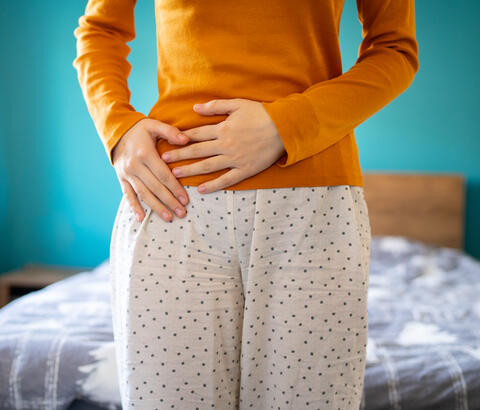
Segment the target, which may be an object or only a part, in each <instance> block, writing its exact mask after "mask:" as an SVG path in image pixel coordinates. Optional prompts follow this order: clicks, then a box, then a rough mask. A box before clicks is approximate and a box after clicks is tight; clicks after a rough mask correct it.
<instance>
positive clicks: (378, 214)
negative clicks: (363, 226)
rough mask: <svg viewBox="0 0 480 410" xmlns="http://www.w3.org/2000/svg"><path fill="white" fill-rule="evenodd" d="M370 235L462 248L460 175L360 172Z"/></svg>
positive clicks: (463, 214) (462, 182) (463, 201)
mask: <svg viewBox="0 0 480 410" xmlns="http://www.w3.org/2000/svg"><path fill="white" fill-rule="evenodd" d="M363 178H364V191H365V200H366V201H367V206H368V213H369V216H370V225H371V229H372V235H400V236H405V237H407V238H411V239H414V240H420V241H422V242H426V243H428V244H433V245H439V246H445V247H450V248H457V249H462V250H463V248H464V218H465V180H464V177H463V175H462V174H418V173H385V172H378V173H376V172H364V173H363Z"/></svg>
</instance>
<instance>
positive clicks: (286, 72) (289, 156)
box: [73, 0, 419, 190]
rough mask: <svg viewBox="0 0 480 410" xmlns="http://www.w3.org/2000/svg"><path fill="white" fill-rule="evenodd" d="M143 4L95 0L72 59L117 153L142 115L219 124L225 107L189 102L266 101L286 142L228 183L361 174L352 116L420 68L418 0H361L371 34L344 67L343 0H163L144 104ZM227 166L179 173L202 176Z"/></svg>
mask: <svg viewBox="0 0 480 410" xmlns="http://www.w3.org/2000/svg"><path fill="white" fill-rule="evenodd" d="M135 4H136V0H89V2H88V4H87V7H86V10H85V14H84V15H83V16H82V17H80V18H79V26H78V27H77V28H76V29H75V31H74V35H75V37H76V39H77V56H76V58H75V60H74V61H73V66H74V67H75V69H76V70H77V72H78V78H79V82H80V85H81V88H82V92H83V95H84V98H85V100H86V104H87V106H88V110H89V113H90V115H91V117H92V119H93V121H94V123H95V127H96V129H97V132H98V134H99V136H100V139H101V141H102V143H103V145H104V147H105V150H106V152H107V154H108V156H109V159H110V163H111V164H112V160H111V152H112V149H113V148H114V147H115V145H116V143H117V142H118V141H119V139H120V138H121V137H122V135H123V134H124V133H125V132H126V131H127V130H128V129H129V128H130V127H132V126H133V125H134V124H135V123H136V122H138V121H139V120H141V119H142V118H146V117H148V118H154V119H157V120H160V121H163V122H166V123H169V124H171V125H174V126H176V127H177V128H178V129H180V130H186V129H189V128H192V127H198V126H200V125H206V124H214V123H218V122H220V121H222V120H224V119H225V118H227V116H226V115H215V116H202V115H200V114H198V113H196V112H195V111H194V110H193V105H194V104H195V103H202V102H207V101H209V100H211V99H215V98H222V99H228V98H237V97H238V98H247V99H252V100H256V101H260V102H261V103H262V105H263V107H264V108H265V109H266V111H267V112H268V114H269V115H270V117H271V118H272V120H273V122H274V123H275V125H276V127H277V130H278V133H279V135H280V137H281V139H282V141H283V143H284V146H285V151H286V153H285V154H284V155H283V157H281V158H280V159H279V160H278V161H276V163H274V164H272V165H271V166H270V167H268V168H267V169H265V170H264V171H262V172H260V173H258V174H256V175H253V176H251V177H249V178H247V179H245V180H243V181H240V182H239V183H236V184H235V185H231V186H230V187H228V188H226V189H236V190H243V189H255V188H276V187H295V186H322V185H339V184H349V185H359V186H363V178H362V173H361V169H360V163H359V156H358V148H357V145H356V141H355V135H354V128H355V127H357V126H358V125H359V124H361V123H362V122H363V121H365V120H366V119H367V118H369V117H370V116H372V115H373V114H374V113H376V112H377V111H379V110H380V109H381V108H383V107H384V106H385V105H387V104H388V103H389V102H390V101H392V100H393V99H394V98H395V97H397V96H398V95H399V94H401V93H402V92H403V91H405V90H406V89H407V88H408V87H409V85H410V84H411V82H412V80H413V78H414V76H415V74H416V72H417V70H418V67H419V62H418V44H417V42H416V38H415V13H414V4H415V0H357V10H358V17H359V20H360V22H361V23H362V37H363V41H362V43H361V44H360V47H359V53H358V59H357V61H356V63H355V65H354V66H353V67H352V68H350V69H349V70H348V71H347V72H345V73H343V74H342V65H341V55H340V47H339V41H338V32H339V25H340V18H341V15H342V10H343V5H344V0H321V1H319V0H302V1H300V2H295V1H287V0H260V1H259V0H241V1H220V0H209V1H202V0H155V14H156V27H157V28H156V30H157V50H158V68H157V73H158V75H157V86H158V91H159V97H158V100H157V102H156V103H155V104H154V106H153V107H152V108H151V110H150V112H149V113H148V116H147V115H144V114H143V113H140V112H138V111H136V110H135V109H134V107H132V105H130V103H129V102H130V90H129V88H128V81H127V79H128V76H129V73H130V70H131V65H130V63H129V62H128V61H127V56H128V54H129V52H130V47H129V46H128V45H127V42H129V41H131V40H133V39H134V38H135V24H134V7H135ZM190 143H195V142H190ZM190 143H188V144H190ZM180 147H181V146H179V145H171V144H169V143H168V142H167V141H165V140H163V139H160V140H159V141H158V142H157V146H156V148H157V151H158V152H159V154H162V153H163V152H165V151H169V150H172V149H176V148H180ZM202 159H204V158H194V159H187V160H181V161H177V162H172V163H169V164H168V166H169V167H170V169H172V168H174V167H176V166H180V165H185V164H189V163H193V162H195V161H201V160H202ZM160 160H161V159H160ZM228 171H229V169H223V170H220V171H215V172H212V173H209V174H203V175H192V176H187V177H180V178H178V180H179V181H180V183H181V184H182V185H194V186H195V185H200V183H202V182H205V181H207V180H212V179H215V178H217V177H218V176H220V175H222V174H224V173H225V172H228Z"/></svg>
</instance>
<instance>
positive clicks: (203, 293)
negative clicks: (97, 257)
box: [110, 185, 371, 410]
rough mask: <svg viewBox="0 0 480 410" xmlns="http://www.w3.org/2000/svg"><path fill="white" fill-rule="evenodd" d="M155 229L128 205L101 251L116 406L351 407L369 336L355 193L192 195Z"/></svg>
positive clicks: (358, 192)
mask: <svg viewBox="0 0 480 410" xmlns="http://www.w3.org/2000/svg"><path fill="white" fill-rule="evenodd" d="M185 189H186V190H187V192H188V194H189V197H190V203H189V204H188V205H187V207H186V209H187V215H186V216H185V217H184V218H178V217H176V216H174V218H173V220H172V221H171V222H165V221H164V220H163V219H161V217H160V216H159V215H158V214H157V213H156V212H154V211H153V210H152V209H151V208H150V207H149V206H148V205H147V204H146V203H144V202H143V201H141V204H142V206H143V208H144V209H145V211H146V216H145V218H144V219H143V221H142V222H139V221H138V220H137V218H136V216H135V215H134V213H133V212H132V210H131V209H130V206H129V204H128V202H127V200H126V198H125V197H123V198H122V200H121V203H120V206H119V208H118V211H117V215H116V218H115V223H114V227H113V231H112V238H111V244H110V266H111V290H112V293H111V303H112V313H113V326H114V327H113V329H114V338H115V346H116V353H117V364H118V375H119V383H120V391H121V397H122V406H123V409H125V410H130V409H145V410H147V409H148V410H155V409H182V410H183V409H185V410H187V409H188V410H189V409H192V410H195V409H213V408H214V409H221V410H228V409H240V410H246V409H254V410H260V409H282V410H283V409H292V410H293V409H295V410H301V409H322V410H325V409H329V410H330V409H332V410H333V409H334V410H337V409H338V410H350V409H355V410H357V409H359V407H360V404H361V399H362V391H363V379H364V371H365V361H366V345H367V335H368V310H367V292H368V280H369V261H370V240H371V232H370V224H369V216H368V209H367V204H366V202H365V198H364V192H363V188H362V187H360V186H350V185H337V186H320V187H292V188H272V189H254V190H236V191H234V190H220V191H217V192H212V193H208V194H200V193H198V191H197V187H196V186H185Z"/></svg>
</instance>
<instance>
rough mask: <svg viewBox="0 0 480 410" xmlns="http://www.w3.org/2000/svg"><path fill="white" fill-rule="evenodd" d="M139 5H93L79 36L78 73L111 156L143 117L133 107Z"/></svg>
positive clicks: (123, 1)
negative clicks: (132, 57)
mask: <svg viewBox="0 0 480 410" xmlns="http://www.w3.org/2000/svg"><path fill="white" fill-rule="evenodd" d="M135 4H136V0H89V1H88V4H87V6H86V9H85V14H84V15H83V16H81V17H80V18H79V20H78V21H79V25H78V27H77V28H76V29H75V30H74V36H75V38H76V39H77V56H76V58H75V59H74V61H73V67H74V68H75V69H76V70H77V72H78V80H79V82H80V86H81V89H82V93H83V96H84V98H85V101H86V104H87V107H88V111H89V113H90V116H91V117H92V120H93V122H94V124H95V127H96V129H97V132H98V134H99V137H100V139H101V141H102V143H103V145H104V148H105V150H106V152H107V155H108V158H109V161H110V164H111V165H113V162H112V150H113V148H114V147H115V145H116V144H117V142H118V141H119V140H120V138H121V137H122V135H123V134H124V133H125V132H126V131H128V129H129V128H131V127H132V126H133V125H134V124H135V123H137V122H138V121H140V120H141V119H143V118H146V116H145V115H144V114H142V113H141V112H138V111H136V110H135V109H134V108H133V107H132V106H131V105H130V103H129V102H130V94H131V93H130V90H129V88H128V76H129V74H130V71H131V65H130V63H129V62H128V60H127V56H128V54H129V53H130V47H129V46H128V45H127V42H128V41H131V40H133V39H134V38H135V22H134V8H135Z"/></svg>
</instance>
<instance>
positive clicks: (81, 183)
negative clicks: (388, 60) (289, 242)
mask: <svg viewBox="0 0 480 410" xmlns="http://www.w3.org/2000/svg"><path fill="white" fill-rule="evenodd" d="M85 5H86V0H84V1H75V2H65V1H59V0H52V1H49V2H41V1H32V0H28V1H27V0H7V1H4V2H3V3H2V10H1V12H0V13H1V14H0V34H1V38H3V39H4V41H3V43H2V45H3V47H2V62H1V64H0V91H1V93H0V98H1V99H0V109H1V110H0V183H1V185H0V215H1V217H0V229H1V230H2V232H3V235H2V246H0V258H1V262H0V271H5V270H8V269H13V268H16V267H19V266H21V265H23V264H24V263H27V262H41V263H49V264H64V265H72V266H84V267H93V266H95V265H97V264H99V263H100V262H102V261H103V260H104V259H106V258H107V257H108V247H109V240H110V234H111V229H112V225H113V221H114V217H115V212H116V209H117V207H118V204H119V201H120V198H121V190H120V186H119V184H118V181H117V179H116V175H115V172H114V169H113V168H112V167H111V166H110V164H109V163H108V159H107V157H106V154H105V152H104V149H103V146H102V145H101V143H100V140H99V138H98V136H97V134H96V131H95V127H94V125H93V122H92V120H91V118H90V117H89V115H88V111H87V108H86V105H85V102H84V100H83V97H82V94H81V90H80V87H79V85H78V81H77V77H76V75H77V73H76V71H75V69H74V68H73V66H72V61H73V59H74V58H75V39H74V36H73V30H74V29H75V27H76V26H77V24H78V18H79V17H80V16H81V15H82V14H83V12H84V9H85ZM416 14H417V38H418V42H419V45H420V70H419V72H418V74H417V76H416V78H415V80H414V82H413V83H412V86H411V87H410V88H409V89H408V90H407V91H406V92H404V93H403V94H402V95H401V96H399V97H398V98H397V99H396V100H395V101H393V102H391V103H390V104H389V105H388V106H386V107H385V108H384V109H383V110H381V111H380V112H378V113H377V114H375V115H374V116H373V117H371V118H370V119H369V120H367V121H366V122H365V123H363V124H362V125H360V126H359V127H358V128H357V130H356V135H357V141H358V146H359V149H360V156H361V163H362V167H363V169H364V170H365V171H417V172H460V173H463V174H464V175H465V176H466V178H467V196H468V203H467V209H466V238H465V241H466V251H467V252H468V253H470V254H472V255H474V256H476V257H477V258H480V213H478V212H475V210H479V209H480V165H479V162H480V161H479V159H480V140H479V132H478V129H479V127H478V122H477V121H476V118H475V116H474V110H475V109H476V111H478V103H477V101H476V99H477V98H478V95H479V80H478V78H479V77H478V72H479V68H480V66H479V62H480V60H479V55H478V41H479V40H480V36H479V24H478V22H477V16H478V15H480V3H479V2H477V1H475V0H469V1H462V2H456V3H452V2H450V1H446V0H441V1H439V0H437V1H433V0H422V1H419V2H417V6H416ZM136 22H137V26H136V29H137V38H136V40H134V41H133V42H131V43H130V45H131V47H132V52H131V54H130V58H129V60H130V62H131V63H132V65H133V69H132V72H131V75H130V79H129V84H130V88H131V90H132V104H133V105H134V106H135V107H136V109H137V110H139V111H142V112H144V113H147V112H148V111H149V109H150V107H151V106H152V105H153V103H154V101H155V99H156V77H155V62H156V54H155V21H154V7H153V0H151V1H142V2H139V3H138V5H137V7H136ZM360 41H361V27H360V23H359V22H358V19H357V15H356V8H355V1H354V0H346V5H345V10H344V15H343V19H342V28H341V47H342V55H343V58H344V61H343V63H344V70H347V69H348V68H349V67H351V65H353V63H354V62H355V59H356V57H357V51H358V46H359V44H360ZM474 99H475V101H474ZM475 114H476V112H475Z"/></svg>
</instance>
